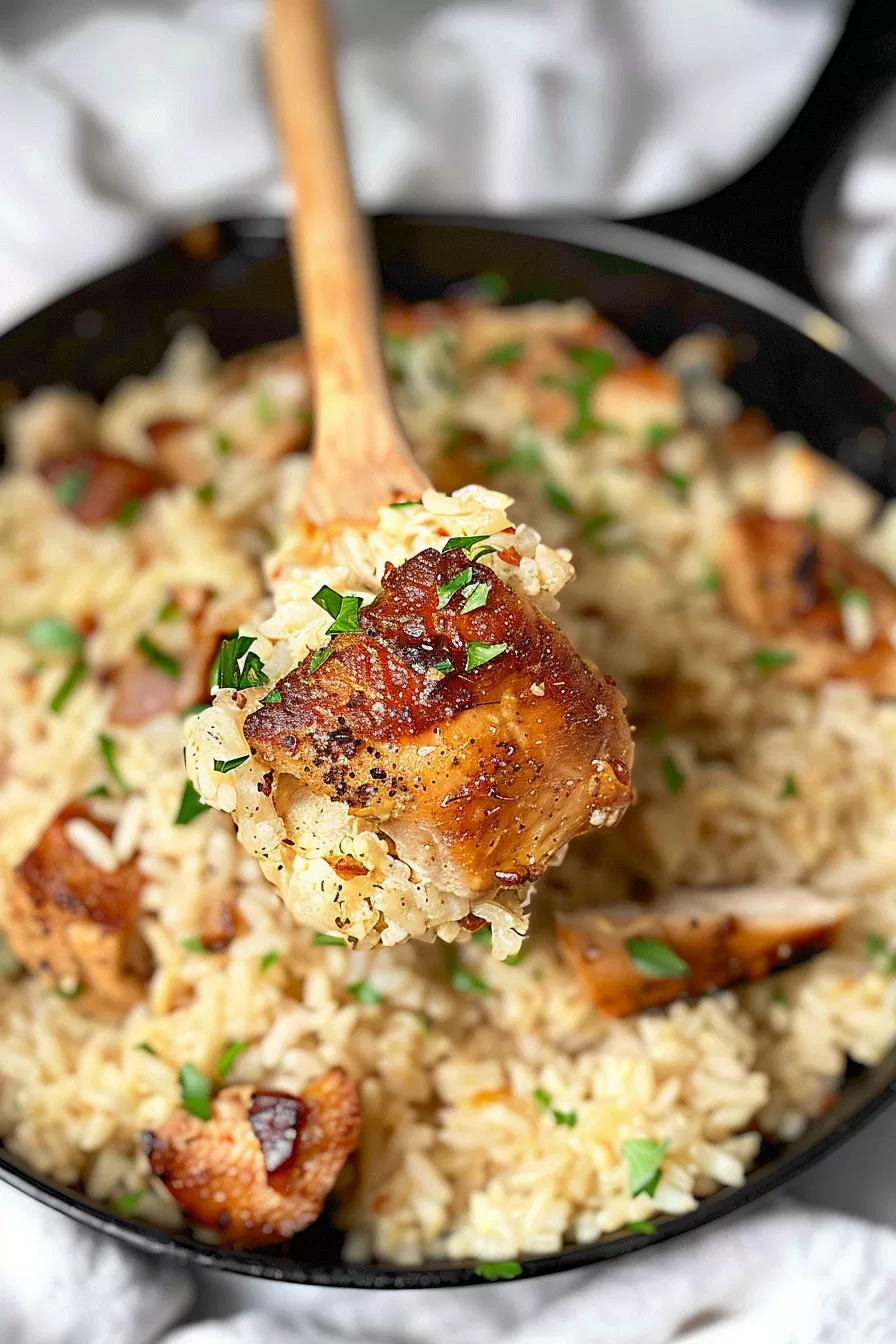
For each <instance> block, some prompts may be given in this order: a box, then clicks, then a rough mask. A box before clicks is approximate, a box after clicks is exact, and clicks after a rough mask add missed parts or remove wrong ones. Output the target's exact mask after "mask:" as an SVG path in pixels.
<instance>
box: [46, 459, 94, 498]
mask: <svg viewBox="0 0 896 1344" xmlns="http://www.w3.org/2000/svg"><path fill="white" fill-rule="evenodd" d="M89 484H90V477H89V475H88V474H87V472H86V471H82V469H81V468H80V467H72V469H71V471H67V472H66V473H65V475H64V476H60V477H59V480H58V481H57V482H56V484H55V485H54V486H53V493H54V495H55V496H56V498H57V499H58V500H59V503H60V504H61V505H62V506H63V507H64V508H70V507H71V505H72V504H77V502H78V500H79V499H80V498H81V496H82V495H83V493H84V491H85V490H86V489H87V487H88V485H89Z"/></svg>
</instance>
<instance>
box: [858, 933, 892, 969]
mask: <svg viewBox="0 0 896 1344" xmlns="http://www.w3.org/2000/svg"><path fill="white" fill-rule="evenodd" d="M865 946H866V947H867V949H868V956H869V957H870V958H871V960H872V961H877V962H882V963H883V966H882V969H883V970H885V971H886V972H887V974H888V975H896V953H894V952H893V950H892V947H891V944H890V941H889V939H888V938H882V937H881V935H880V934H879V933H869V934H868V936H867V938H866V939H865Z"/></svg>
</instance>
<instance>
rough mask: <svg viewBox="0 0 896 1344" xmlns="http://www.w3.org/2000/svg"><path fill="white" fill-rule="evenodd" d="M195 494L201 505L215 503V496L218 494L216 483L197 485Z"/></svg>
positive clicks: (207, 482) (209, 482)
mask: <svg viewBox="0 0 896 1344" xmlns="http://www.w3.org/2000/svg"><path fill="white" fill-rule="evenodd" d="M193 493H194V494H195V496H196V498H197V499H198V500H199V503H200V504H212V503H214V499H215V495H216V493H217V491H216V489H215V483H214V481H206V482H205V484H204V485H197V487H196V489H195V491H194V492H193Z"/></svg>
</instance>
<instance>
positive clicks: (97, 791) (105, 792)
mask: <svg viewBox="0 0 896 1344" xmlns="http://www.w3.org/2000/svg"><path fill="white" fill-rule="evenodd" d="M84 797H85V798H111V797H112V794H111V793H110V792H109V786H108V784H94V786H93V788H92V789H88V790H87V792H86V793H85V795H84Z"/></svg>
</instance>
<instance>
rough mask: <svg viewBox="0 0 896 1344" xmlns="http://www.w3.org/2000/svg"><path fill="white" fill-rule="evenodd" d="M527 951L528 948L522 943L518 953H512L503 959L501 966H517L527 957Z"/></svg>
mask: <svg viewBox="0 0 896 1344" xmlns="http://www.w3.org/2000/svg"><path fill="white" fill-rule="evenodd" d="M528 951H529V949H528V947H527V946H526V944H525V943H523V946H522V947H521V948H520V950H519V952H512V953H511V955H510V956H509V957H505V958H504V962H503V964H504V965H505V966H519V964H520V962H521V961H523V960H524V958H525V957H526V956H527V955H528Z"/></svg>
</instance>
